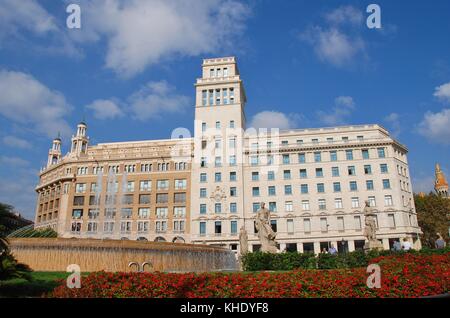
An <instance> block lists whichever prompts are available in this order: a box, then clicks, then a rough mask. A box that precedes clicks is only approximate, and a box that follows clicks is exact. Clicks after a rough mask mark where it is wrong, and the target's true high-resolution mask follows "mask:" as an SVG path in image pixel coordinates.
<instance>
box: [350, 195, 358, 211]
mask: <svg viewBox="0 0 450 318" xmlns="http://www.w3.org/2000/svg"><path fill="white" fill-rule="evenodd" d="M352 208H353V209H355V208H359V198H356V197H354V198H352Z"/></svg>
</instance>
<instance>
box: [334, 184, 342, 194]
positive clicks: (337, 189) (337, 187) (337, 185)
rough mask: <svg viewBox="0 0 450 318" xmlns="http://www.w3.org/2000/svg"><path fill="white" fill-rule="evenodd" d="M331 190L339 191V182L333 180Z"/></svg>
mask: <svg viewBox="0 0 450 318" xmlns="http://www.w3.org/2000/svg"><path fill="white" fill-rule="evenodd" d="M333 191H334V192H341V183H340V182H333Z"/></svg>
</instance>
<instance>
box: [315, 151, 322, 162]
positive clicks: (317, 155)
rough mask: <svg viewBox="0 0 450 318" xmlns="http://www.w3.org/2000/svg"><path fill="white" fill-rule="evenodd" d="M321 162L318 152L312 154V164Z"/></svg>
mask: <svg viewBox="0 0 450 318" xmlns="http://www.w3.org/2000/svg"><path fill="white" fill-rule="evenodd" d="M321 161H322V153H321V152H320V151H317V152H315V153H314V162H321Z"/></svg>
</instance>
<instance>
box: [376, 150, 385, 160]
mask: <svg viewBox="0 0 450 318" xmlns="http://www.w3.org/2000/svg"><path fill="white" fill-rule="evenodd" d="M377 152H378V158H386V153H385V150H384V148H377Z"/></svg>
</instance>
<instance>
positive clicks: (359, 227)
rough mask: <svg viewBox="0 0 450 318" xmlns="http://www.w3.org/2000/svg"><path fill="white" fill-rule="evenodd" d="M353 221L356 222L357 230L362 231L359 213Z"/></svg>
mask: <svg viewBox="0 0 450 318" xmlns="http://www.w3.org/2000/svg"><path fill="white" fill-rule="evenodd" d="M353 221H354V222H355V230H357V231H360V230H361V228H362V227H361V217H360V216H359V215H356V216H354V217H353Z"/></svg>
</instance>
